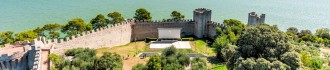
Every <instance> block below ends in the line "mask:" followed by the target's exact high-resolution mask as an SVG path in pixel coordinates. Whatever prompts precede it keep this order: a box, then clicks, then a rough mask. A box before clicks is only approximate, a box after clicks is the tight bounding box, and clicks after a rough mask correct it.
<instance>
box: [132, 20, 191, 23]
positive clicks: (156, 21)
mask: <svg viewBox="0 0 330 70" xmlns="http://www.w3.org/2000/svg"><path fill="white" fill-rule="evenodd" d="M134 21H135V22H136V23H164V22H165V23H167V22H176V23H178V22H179V23H180V22H191V21H193V20H192V19H184V20H152V21H147V20H134Z"/></svg>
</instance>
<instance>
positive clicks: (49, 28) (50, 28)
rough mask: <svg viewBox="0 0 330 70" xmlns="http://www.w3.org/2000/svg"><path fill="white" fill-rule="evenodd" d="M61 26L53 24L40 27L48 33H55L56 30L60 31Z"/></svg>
mask: <svg viewBox="0 0 330 70" xmlns="http://www.w3.org/2000/svg"><path fill="white" fill-rule="evenodd" d="M61 27H62V26H61V25H60V24H57V23H53V24H46V25H44V27H42V29H43V30H46V31H49V32H55V31H57V30H60V29H61Z"/></svg>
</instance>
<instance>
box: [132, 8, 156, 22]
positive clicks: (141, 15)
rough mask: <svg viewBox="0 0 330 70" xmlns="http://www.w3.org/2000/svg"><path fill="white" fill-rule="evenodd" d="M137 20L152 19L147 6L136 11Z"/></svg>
mask: <svg viewBox="0 0 330 70" xmlns="http://www.w3.org/2000/svg"><path fill="white" fill-rule="evenodd" d="M134 18H135V20H147V21H150V20H151V19H152V17H151V15H150V12H149V11H147V10H146V9H145V8H139V9H137V10H136V11H135V16H134Z"/></svg>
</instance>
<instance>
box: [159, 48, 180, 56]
mask: <svg viewBox="0 0 330 70" xmlns="http://www.w3.org/2000/svg"><path fill="white" fill-rule="evenodd" d="M176 54H177V50H176V48H175V47H174V46H171V47H168V48H165V49H164V50H163V53H162V56H165V57H169V56H173V55H176Z"/></svg>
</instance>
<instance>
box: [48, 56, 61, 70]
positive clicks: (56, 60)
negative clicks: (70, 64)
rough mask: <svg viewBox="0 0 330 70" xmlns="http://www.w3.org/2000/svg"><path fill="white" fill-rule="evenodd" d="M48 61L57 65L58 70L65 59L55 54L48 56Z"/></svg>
mask: <svg viewBox="0 0 330 70" xmlns="http://www.w3.org/2000/svg"><path fill="white" fill-rule="evenodd" d="M48 59H49V60H50V61H51V62H52V63H53V64H54V65H55V68H58V67H59V65H60V63H61V61H62V60H63V58H62V57H61V56H58V55H56V54H54V53H51V54H49V55H48Z"/></svg>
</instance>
